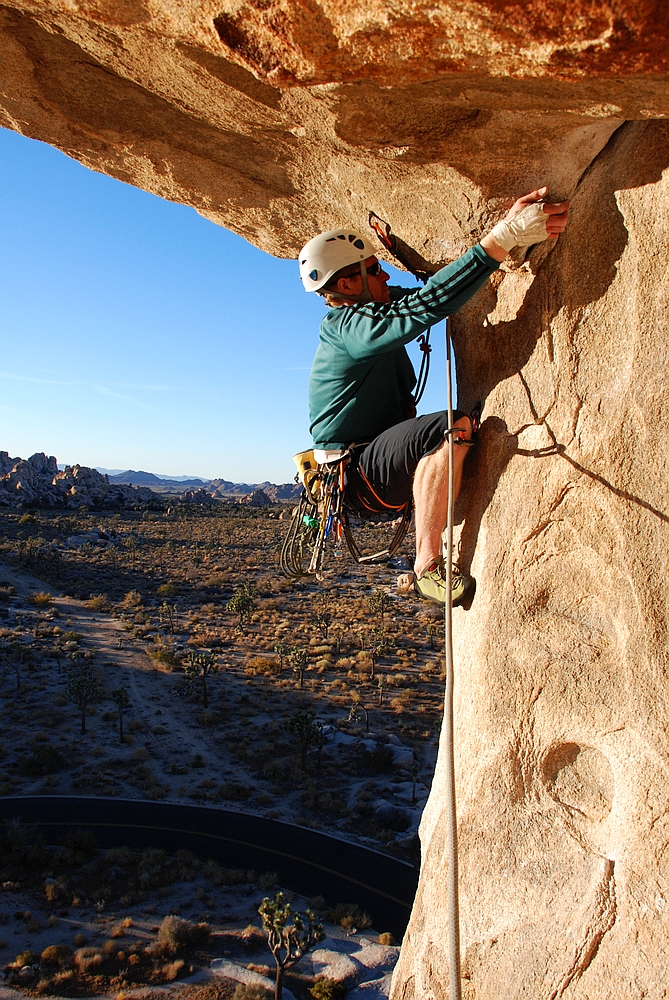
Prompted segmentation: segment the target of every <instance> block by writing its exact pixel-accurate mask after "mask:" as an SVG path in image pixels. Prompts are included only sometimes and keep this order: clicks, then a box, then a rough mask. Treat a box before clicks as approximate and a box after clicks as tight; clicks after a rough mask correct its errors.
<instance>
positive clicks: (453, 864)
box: [444, 319, 461, 1000]
mask: <svg viewBox="0 0 669 1000" xmlns="http://www.w3.org/2000/svg"><path fill="white" fill-rule="evenodd" d="M446 390H447V393H446V394H447V396H448V426H449V428H450V431H451V433H449V435H448V516H447V519H446V593H447V594H450V592H451V586H452V575H453V520H454V517H453V511H454V507H455V503H454V500H453V478H454V475H453V446H454V442H453V438H454V434H453V430H454V428H453V381H452V378H451V328H450V323H449V321H448V319H447V320H446ZM444 616H445V620H444V637H445V643H444V646H445V653H446V690H445V693H444V735H445V741H446V826H447V829H446V855H447V862H448V872H447V876H446V877H447V883H446V894H447V903H448V971H449V980H450V1000H461V986H460V898H459V891H458V812H457V801H456V796H455V729H454V721H453V688H454V683H455V670H454V667H453V605H452V603H451V601H449V600H447V601H446V603H445V605H444Z"/></svg>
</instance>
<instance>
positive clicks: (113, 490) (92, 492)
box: [0, 451, 161, 510]
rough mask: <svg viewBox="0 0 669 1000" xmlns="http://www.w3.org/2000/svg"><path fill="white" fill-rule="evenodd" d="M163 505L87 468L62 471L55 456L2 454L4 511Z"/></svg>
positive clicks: (150, 494)
mask: <svg viewBox="0 0 669 1000" xmlns="http://www.w3.org/2000/svg"><path fill="white" fill-rule="evenodd" d="M147 504H148V505H154V506H155V505H158V506H159V505H160V504H161V498H160V496H159V495H158V494H157V493H154V492H153V491H152V490H149V489H145V488H143V487H139V486H138V487H132V486H122V485H119V484H116V483H115V484H112V483H110V482H109V476H106V475H102V473H100V472H98V471H97V469H89V468H88V467H87V466H85V465H68V466H67V468H65V469H63V470H62V471H60V472H59V471H58V462H57V460H56V459H55V458H54V456H53V455H50V456H47V455H44V454H43V453H42V452H38V453H37V454H35V455H32V456H31V457H30V458H27V459H23V458H10V456H9V454H8V453H7V452H6V451H0V507H40V508H49V507H57V508H60V507H67V508H70V509H75V510H76V509H77V508H79V507H93V508H97V509H99V508H109V507H114V508H117V507H121V508H123V507H129V508H135V507H146V506H147Z"/></svg>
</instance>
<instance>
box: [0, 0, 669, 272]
mask: <svg viewBox="0 0 669 1000" xmlns="http://www.w3.org/2000/svg"><path fill="white" fill-rule="evenodd" d="M668 23H669V13H668V8H667V7H666V5H665V4H664V3H661V2H660V0H648V2H647V3H645V4H643V5H641V4H639V3H636V2H632V0H616V2H615V3H611V4H604V3H600V2H595V0H575V2H574V3H571V4H569V5H564V4H562V5H560V4H557V3H556V2H555V0H537V2H536V3H534V4H532V5H531V6H530V7H528V6H527V5H526V4H517V3H510V4H501V3H499V2H498V0H484V2H481V0H476V2H468V3H464V2H463V0H457V2H456V0H450V2H440V3H439V4H422V3H416V2H415V0H397V2H396V3H393V4H392V5H388V4H387V3H383V2H382V0H365V2H364V3H363V2H361V0H349V2H345V3H338V4H333V3H331V2H329V0H262V2H261V0H247V2H245V0H197V2H196V0H179V2H177V0H77V2H74V0H5V2H4V3H3V4H2V5H0V62H1V63H2V67H3V72H2V88H0V124H1V125H4V126H6V127H7V128H13V129H16V130H17V131H20V132H22V133H24V134H25V135H28V136H33V137H35V138H39V139H42V140H44V141H46V142H49V143H51V144H52V145H54V146H58V147H59V148H60V149H62V150H64V151H65V152H66V153H67V154H68V155H70V156H73V157H75V158H77V159H79V160H81V162H82V163H85V164H86V165H87V166H89V167H92V168H93V169H95V170H100V171H103V172H104V173H108V174H111V175H113V176H114V177H118V178H120V179H121V180H123V181H126V182H128V183H131V184H135V185H137V186H139V187H142V188H145V189H146V190H149V191H152V192H154V193H156V194H158V195H161V196H162V197H165V198H170V199H172V200H175V201H179V202H183V203H185V204H188V205H192V206H193V207H194V208H196V209H197V210H198V211H199V212H201V213H202V214H203V215H205V216H207V217H208V218H210V219H212V220H213V221H215V222H217V223H220V224H221V225H224V226H226V227H228V228H230V229H233V230H234V231H235V232H238V233H240V234H241V235H242V236H244V237H246V238H247V239H249V240H250V241H251V242H253V243H255V244H256V245H258V246H260V247H262V248H263V249H265V250H268V251H269V252H271V253H274V254H276V255H278V256H282V257H286V256H295V255H296V254H297V251H298V250H299V248H300V246H301V245H302V244H303V243H304V242H306V240H307V239H309V238H310V237H311V236H312V235H313V234H314V233H315V232H318V231H319V230H321V229H327V228H330V227H332V226H335V225H340V224H342V223H348V224H351V225H356V226H366V223H367V214H368V212H369V210H374V211H376V212H377V213H379V214H380V215H382V216H383V217H384V218H388V219H390V220H391V221H392V223H393V225H394V228H395V229H396V231H397V232H398V233H400V234H402V236H403V237H404V238H405V239H406V240H407V241H408V242H410V243H411V244H412V245H419V246H422V247H423V248H424V250H425V252H426V256H427V257H429V259H430V260H433V261H436V260H445V259H447V258H449V257H453V256H456V255H457V254H458V253H459V252H460V251H461V250H462V249H464V248H465V247H466V245H468V243H470V242H471V240H472V239H476V238H477V237H478V236H480V235H481V233H482V231H483V230H484V229H485V228H486V227H487V226H489V224H490V222H492V221H496V220H497V218H498V217H499V215H500V213H501V211H502V209H503V207H504V206H505V205H506V203H507V202H508V200H509V199H510V198H512V197H514V196H516V195H517V194H519V193H522V192H524V191H526V190H529V189H531V188H533V187H535V186H537V185H539V184H541V183H547V184H549V185H550V187H551V189H552V192H553V194H554V195H556V196H566V195H569V194H571V193H573V190H574V188H575V186H576V184H577V183H578V180H579V178H580V177H581V175H582V174H583V171H584V170H585V169H586V168H587V166H588V164H589V163H590V162H591V161H592V159H593V157H594V156H595V155H596V154H597V153H598V151H599V150H600V149H601V148H602V146H603V145H604V144H605V143H606V141H607V139H608V138H609V136H610V135H611V133H612V132H613V131H614V130H615V129H616V128H617V127H618V126H619V125H620V124H621V123H622V122H623V121H624V120H625V119H636V118H640V119H647V118H655V117H658V116H662V115H667V114H669V89H668V88H667V84H666V80H667V59H668V57H667V51H668V48H667V36H668Z"/></svg>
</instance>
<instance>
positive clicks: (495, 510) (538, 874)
mask: <svg viewBox="0 0 669 1000" xmlns="http://www.w3.org/2000/svg"><path fill="white" fill-rule="evenodd" d="M668 19H669V7H668V6H667V5H666V4H663V3H661V2H659V0H648V2H646V3H637V2H632V0H615V2H614V0H611V2H609V3H605V2H594V0H592V2H591V0H574V2H573V3H570V4H558V3H556V2H555V0H537V2H535V3H532V4H522V5H521V4H519V3H515V2H508V3H507V2H505V3H501V2H499V0H485V2H483V0H472V2H468V3H464V2H463V0H461V2H455V0H450V2H448V0H443V2H440V3H438V4H434V3H433V4H423V3H416V2H414V0H412V2H409V0H396V2H394V3H393V4H387V3H381V0H366V2H365V3H364V4H363V3H362V2H361V0H343V2H340V3H339V4H333V3H331V2H329V0H198V2H197V3H196V2H195V0H181V2H179V3H177V2H176V0H76V2H75V0H5V2H4V3H3V4H2V6H0V60H1V61H2V67H3V74H2V87H1V89H0V124H4V125H6V126H7V127H8V128H13V129H16V130H17V131H20V132H22V133H24V134H25V135H29V136H33V137H36V138H39V139H42V140H44V141H46V142H49V143H51V144H53V145H54V146H57V147H59V148H60V149H62V150H64V151H65V152H66V153H68V155H70V156H73V157H75V158H77V159H79V160H80V161H81V162H83V163H85V164H86V165H88V166H90V167H92V168H93V169H96V170H100V171H103V172H105V173H108V174H111V175H112V176H115V177H118V178H120V179H121V180H123V181H126V182H128V183H132V184H135V185H137V186H139V187H142V188H145V189H146V190H149V191H153V192H154V193H156V194H158V195H161V196H163V197H165V198H170V199H173V200H175V201H179V202H183V203H185V204H187V205H191V206H193V207H194V208H196V209H197V210H198V211H199V212H201V213H202V214H203V215H205V216H206V217H207V218H210V219H211V220H213V221H214V222H216V223H219V224H221V225H224V226H226V227H228V228H230V229H233V230H234V231H236V232H238V233H240V234H241V235H243V236H245V237H246V238H247V239H249V240H250V241H252V242H253V243H255V244H257V245H258V246H260V247H262V248H263V249H265V250H267V251H269V252H271V253H275V254H277V255H279V256H285V257H288V256H295V254H296V253H297V250H298V249H299V247H300V246H301V244H302V243H303V242H305V241H306V240H307V239H308V238H309V237H311V236H312V235H313V234H314V233H315V232H317V231H319V230H323V229H327V228H330V227H331V226H335V225H341V224H350V225H352V226H357V227H364V226H366V223H367V213H368V211H369V210H374V211H376V212H377V213H379V214H380V215H381V216H383V217H384V218H386V219H388V220H389V221H390V222H391V223H392V225H393V228H394V229H395V231H396V232H397V233H398V234H399V235H400V236H401V237H402V238H404V239H405V240H406V241H407V242H408V243H410V244H412V245H413V246H415V247H417V249H419V250H420V252H421V253H422V254H423V255H424V256H425V258H426V259H427V260H429V261H431V262H432V263H437V262H443V261H445V260H450V259H453V258H454V257H455V256H457V255H458V254H459V253H460V252H461V251H462V250H464V249H465V248H466V247H468V246H470V245H471V244H472V243H473V242H475V241H476V240H477V239H478V238H479V237H480V236H481V234H482V233H483V232H484V231H485V230H486V229H487V228H488V227H489V226H490V225H491V223H493V222H494V221H497V219H498V218H499V217H500V214H501V213H502V211H503V210H504V208H505V206H506V205H507V204H508V203H509V202H510V201H511V200H512V199H513V198H515V197H516V196H517V195H519V194H521V193H524V192H525V191H527V190H529V189H531V188H533V187H536V186H539V185H540V184H544V183H546V184H548V185H549V187H550V194H551V195H552V196H553V197H571V198H572V202H573V216H572V223H571V228H570V229H569V230H568V232H567V234H566V235H565V236H564V237H561V239H560V240H559V241H558V243H557V245H556V246H553V247H540V248H534V249H533V250H531V251H530V253H529V255H528V256H527V258H526V259H523V257H522V256H516V257H515V258H514V259H513V260H512V261H511V263H509V264H505V265H504V267H503V268H502V269H501V270H500V271H499V272H497V273H496V274H495V275H494V276H493V278H492V279H491V281H490V282H489V283H488V284H487V285H486V287H485V288H484V289H483V290H482V291H481V292H480V293H479V295H478V296H477V297H476V299H475V300H474V301H473V302H472V303H471V304H470V305H469V306H468V307H467V308H466V309H464V310H463V311H462V312H461V313H460V314H459V315H458V316H457V317H456V318H455V321H454V324H453V329H454V336H455V342H456V353H457V357H458V369H459V384H460V405H461V406H462V407H463V408H466V407H468V406H470V405H472V404H473V403H474V402H475V401H476V400H478V399H481V400H482V401H483V403H484V411H483V416H484V422H483V426H482V429H481V433H480V444H479V447H478V449H477V454H476V456H472V457H470V458H469V459H468V463H469V465H468V468H467V472H466V478H465V484H464V489H463V495H462V501H461V503H460V505H459V521H460V523H459V527H458V544H459V547H460V552H461V562H462V563H463V565H464V566H465V567H469V566H471V569H472V572H473V574H474V575H475V576H476V578H477V581H478V591H477V595H476V598H475V601H474V604H473V606H472V609H471V610H470V611H469V612H466V613H465V612H463V611H462V610H458V611H457V612H456V614H455V647H456V663H457V692H456V693H457V704H456V718H457V738H456V757H457V773H458V795H459V806H460V810H459V816H460V847H461V889H462V900H461V904H462V943H463V956H464V962H463V973H464V977H465V978H464V982H463V989H464V994H465V996H466V997H467V1000H493V998H494V1000H521V998H522V1000H559V998H560V997H563V996H565V997H568V998H569V1000H619V998H623V997H624V998H630V1000H632V998H641V997H645V998H647V1000H655V998H658V1000H659V998H660V997H663V996H666V969H667V967H668V966H669V932H668V931H669V923H668V921H669V915H668V914H669V860H668V858H669V852H667V849H666V848H667V842H669V809H668V807H667V802H668V801H669V772H668V766H667V765H668V756H667V745H668V744H669V699H668V698H667V674H668V671H669V637H668V635H667V600H668V596H667V595H668V590H667V579H668V578H669V565H668V563H669V544H668V533H669V503H668V501H667V479H668V474H669V468H668V466H669V438H668V435H667V425H668V424H669V413H668V412H667V410H668V407H669V404H668V400H669V392H668V389H669V384H668V383H669V374H668V373H669V330H668V329H667V305H668V302H667V297H668V291H667V290H668V288H669V281H668V280H667V279H668V277H669V275H668V273H667V245H668V243H669V211H668V209H667V205H668V204H669V202H668V199H667V195H668V194H669V192H668V191H667V187H668V186H669V177H668V171H669V125H668V123H667V122H666V121H664V120H663V119H666V118H667V117H669V87H667V57H668V53H669V44H668V38H667V36H668ZM296 280H297V277H296ZM2 461H3V460H2V456H0V468H1V469H2V470H3V472H2V474H3V475H4V476H11V475H13V472H12V471H11V470H8V471H6V470H5V466H4V465H3V464H2ZM23 474H24V472H23V471H22V472H21V475H23ZM74 478H75V479H76V478H77V477H74ZM52 485H53V484H52ZM73 485H76V484H74V483H73ZM54 488H55V486H54ZM2 495H3V494H2V492H0V496H2ZM421 839H422V847H423V865H422V875H421V882H420V886H419V891H418V896H417V900H416V904H415V907H414V912H413V915H412V919H411V923H410V926H409V929H408V933H407V936H406V938H405V941H404V944H403V948H402V952H401V956H400V961H399V964H398V966H397V968H396V971H395V974H394V978H393V998H394V1000H412V998H413V997H417V998H420V1000H442V998H445V997H446V995H447V983H448V969H447V958H446V939H447V931H448V913H447V910H446V892H445V875H446V873H445V870H444V775H443V769H442V765H441V763H438V765H437V772H436V776H435V780H434V783H433V787H432V792H431V795H430V798H429V801H428V805H427V807H426V811H425V814H424V818H423V823H422V828H421Z"/></svg>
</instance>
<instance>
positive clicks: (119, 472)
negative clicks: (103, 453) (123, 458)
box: [58, 463, 210, 485]
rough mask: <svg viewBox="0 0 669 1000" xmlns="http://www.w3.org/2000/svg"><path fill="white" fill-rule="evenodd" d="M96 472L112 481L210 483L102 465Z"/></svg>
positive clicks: (190, 477) (207, 480)
mask: <svg viewBox="0 0 669 1000" xmlns="http://www.w3.org/2000/svg"><path fill="white" fill-rule="evenodd" d="M58 468H59V469H60V468H61V465H60V463H59V464H58ZM62 468H63V469H64V468H65V466H64V465H63V466H62ZM95 470H96V472H101V473H102V474H103V475H107V476H109V478H110V479H111V478H112V476H148V477H149V479H147V480H146V482H149V481H150V482H154V481H155V480H156V479H165V480H167V481H168V482H170V483H198V484H200V485H202V484H204V483H208V482H209V481H210V480H209V479H202V478H201V477H200V476H162V475H161V474H160V473H159V472H156V473H155V474H154V473H153V472H133V470H132V469H103V468H102V466H101V465H96V466H95ZM129 481H130V480H126V479H124V480H123V482H129ZM133 482H134V480H133ZM137 482H139V480H137ZM142 482H144V480H142Z"/></svg>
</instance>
